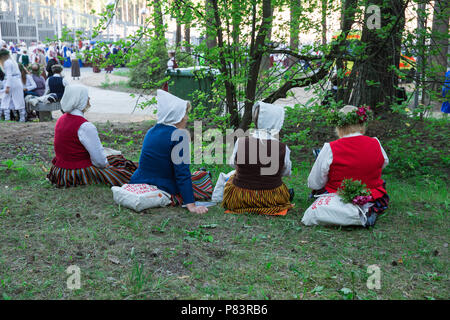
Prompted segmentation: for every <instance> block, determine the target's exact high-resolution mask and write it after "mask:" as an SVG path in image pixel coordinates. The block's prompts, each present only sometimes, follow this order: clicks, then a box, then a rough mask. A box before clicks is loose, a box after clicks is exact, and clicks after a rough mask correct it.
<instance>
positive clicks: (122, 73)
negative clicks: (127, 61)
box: [112, 70, 130, 77]
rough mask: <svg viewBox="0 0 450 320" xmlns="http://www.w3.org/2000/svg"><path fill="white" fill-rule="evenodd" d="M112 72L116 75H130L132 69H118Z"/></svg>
mask: <svg viewBox="0 0 450 320" xmlns="http://www.w3.org/2000/svg"><path fill="white" fill-rule="evenodd" d="M112 74H113V75H115V76H121V77H130V71H129V70H117V71H113V73H112Z"/></svg>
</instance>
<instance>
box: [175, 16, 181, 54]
mask: <svg viewBox="0 0 450 320" xmlns="http://www.w3.org/2000/svg"><path fill="white" fill-rule="evenodd" d="M180 43H181V23H180V21H179V20H178V19H177V29H176V32H175V46H176V47H177V48H178V47H179V46H180Z"/></svg>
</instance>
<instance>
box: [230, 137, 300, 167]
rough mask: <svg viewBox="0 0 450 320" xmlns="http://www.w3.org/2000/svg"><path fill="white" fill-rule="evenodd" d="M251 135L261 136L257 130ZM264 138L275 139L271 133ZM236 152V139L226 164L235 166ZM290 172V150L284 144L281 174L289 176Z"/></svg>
mask: <svg viewBox="0 0 450 320" xmlns="http://www.w3.org/2000/svg"><path fill="white" fill-rule="evenodd" d="M253 137H254V138H257V139H258V138H262V136H261V134H260V132H258V131H256V132H255V133H254V134H253ZM264 138H269V139H271V140H277V139H276V138H275V137H273V136H271V135H266V136H264ZM239 139H240V138H239ZM239 139H238V140H239ZM237 152H238V141H236V143H235V145H234V149H233V154H232V155H231V157H230V159H229V160H228V165H230V166H231V167H232V168H236V164H235V159H236V154H237ZM291 173H292V163H291V150H290V149H289V147H288V146H286V155H285V156H284V166H283V171H282V172H281V175H282V176H290V175H291Z"/></svg>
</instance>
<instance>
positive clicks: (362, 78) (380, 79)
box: [350, 0, 405, 115]
mask: <svg viewBox="0 0 450 320" xmlns="http://www.w3.org/2000/svg"><path fill="white" fill-rule="evenodd" d="M384 2H385V1H384V0H371V3H369V4H368V6H369V5H372V4H374V5H378V6H379V7H380V9H381V25H382V26H386V25H388V23H389V22H390V21H391V19H393V20H394V21H395V23H394V24H393V25H392V26H391V29H390V30H386V31H385V32H386V33H387V34H386V36H387V37H383V36H380V35H379V34H378V33H377V31H378V30H376V29H372V30H371V29H369V28H368V27H367V19H368V16H367V14H366V16H365V19H364V21H365V24H364V26H363V31H362V36H361V42H362V43H364V44H365V45H366V49H365V55H366V56H367V58H365V59H363V60H360V61H356V62H355V64H354V66H353V68H352V73H351V81H352V87H351V88H350V89H353V91H352V96H351V99H350V104H353V105H356V106H359V105H368V106H370V107H371V108H372V109H373V110H374V113H375V114H376V115H386V113H388V112H389V111H390V107H391V105H392V104H394V103H395V102H396V96H397V90H396V88H397V86H398V76H397V74H396V69H398V66H399V62H400V53H401V35H402V32H403V29H404V25H405V3H404V0H391V1H390V3H389V4H388V5H386V4H383V3H384Z"/></svg>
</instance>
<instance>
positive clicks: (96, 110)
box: [53, 68, 156, 122]
mask: <svg viewBox="0 0 450 320" xmlns="http://www.w3.org/2000/svg"><path fill="white" fill-rule="evenodd" d="M105 75H106V73H105V71H102V72H101V73H100V74H94V73H93V72H92V68H81V77H80V80H73V79H72V77H71V76H70V69H67V68H66V69H65V70H64V78H65V79H67V80H68V81H69V83H70V84H81V85H86V84H94V83H93V81H94V82H95V81H97V82H100V83H98V84H97V85H100V84H101V82H103V81H104V79H105V77H104V76H105ZM108 77H109V78H110V80H111V81H116V79H114V78H115V77H117V78H123V77H118V76H114V75H110V74H108ZM87 87H88V88H89V96H90V98H91V105H92V107H91V109H90V110H89V111H88V112H87V113H86V119H88V120H89V121H92V122H107V121H110V122H140V121H144V120H151V119H156V116H155V115H154V114H153V110H154V107H148V108H146V109H145V110H142V109H140V108H138V107H136V103H137V101H138V97H137V96H136V97H134V98H133V97H131V96H130V94H129V93H126V92H118V91H112V90H104V89H100V88H96V87H93V86H89V85H87ZM148 98H149V97H141V98H140V99H139V102H142V101H145V99H148ZM135 107H136V108H135ZM60 116H61V112H60V111H55V112H53V118H55V119H56V118H58V117H60Z"/></svg>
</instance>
